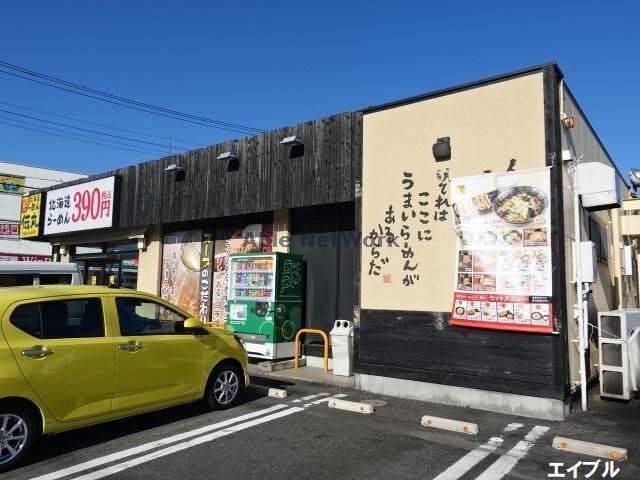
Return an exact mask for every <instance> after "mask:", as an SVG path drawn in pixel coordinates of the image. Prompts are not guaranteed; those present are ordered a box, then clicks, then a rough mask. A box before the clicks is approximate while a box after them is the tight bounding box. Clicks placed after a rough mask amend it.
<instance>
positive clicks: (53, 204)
mask: <svg viewBox="0 0 640 480" xmlns="http://www.w3.org/2000/svg"><path fill="white" fill-rule="evenodd" d="M114 201H115V177H108V178H102V179H100V180H94V181H92V182H85V183H80V184H78V185H73V186H71V187H65V188H59V189H56V190H50V191H48V192H47V197H46V202H45V211H44V217H43V222H44V234H45V235H50V234H54V233H64V232H75V231H78V230H93V229H96V228H106V227H112V226H114V219H113V213H114Z"/></svg>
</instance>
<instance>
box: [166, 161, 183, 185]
mask: <svg viewBox="0 0 640 480" xmlns="http://www.w3.org/2000/svg"><path fill="white" fill-rule="evenodd" d="M164 173H168V174H172V173H173V174H174V180H175V181H176V182H182V181H184V179H185V178H186V175H187V174H186V171H185V168H184V167H183V166H182V165H178V164H177V163H172V164H171V165H169V166H168V167H165V169H164Z"/></svg>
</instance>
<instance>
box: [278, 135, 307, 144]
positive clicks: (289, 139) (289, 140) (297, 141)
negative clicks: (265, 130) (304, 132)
mask: <svg viewBox="0 0 640 480" xmlns="http://www.w3.org/2000/svg"><path fill="white" fill-rule="evenodd" d="M280 145H291V146H294V145H302V140H301V139H300V138H298V136H296V135H291V136H290V137H285V138H283V139H282V140H280Z"/></svg>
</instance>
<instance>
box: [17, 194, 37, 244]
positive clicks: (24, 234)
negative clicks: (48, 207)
mask: <svg viewBox="0 0 640 480" xmlns="http://www.w3.org/2000/svg"><path fill="white" fill-rule="evenodd" d="M41 211H42V194H41V193H32V194H31V195H26V196H24V197H22V198H21V199H20V238H31V237H37V236H38V235H39V234H40V212H41Z"/></svg>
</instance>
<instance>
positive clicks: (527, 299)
mask: <svg viewBox="0 0 640 480" xmlns="http://www.w3.org/2000/svg"><path fill="white" fill-rule="evenodd" d="M549 178H550V177H549V169H548V168H538V169H532V170H523V171H518V172H509V173H498V174H486V175H478V176H473V177H464V178H454V179H452V181H451V199H452V202H453V211H454V217H453V218H454V227H455V230H456V234H457V237H458V238H457V252H456V258H455V264H456V270H455V271H456V274H455V287H454V288H455V293H454V302H453V309H452V316H451V324H452V325H461V326H468V327H478V328H491V329H498V330H519V331H528V332H538V333H551V332H553V312H552V307H551V295H552V288H551V262H550V259H551V246H550V242H549V233H550V232H549V228H550V218H551V213H550V210H549V190H550V187H549V182H550V180H549Z"/></svg>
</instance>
